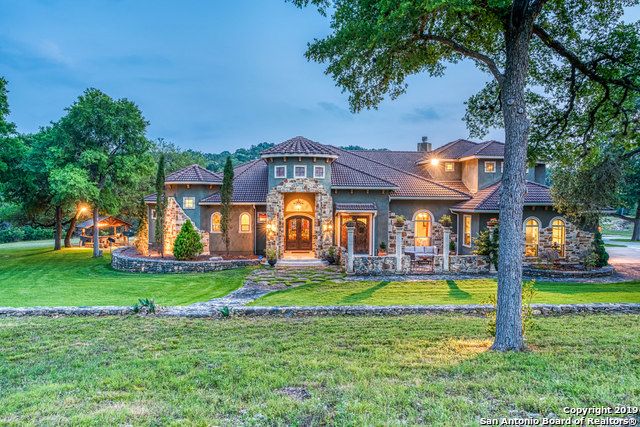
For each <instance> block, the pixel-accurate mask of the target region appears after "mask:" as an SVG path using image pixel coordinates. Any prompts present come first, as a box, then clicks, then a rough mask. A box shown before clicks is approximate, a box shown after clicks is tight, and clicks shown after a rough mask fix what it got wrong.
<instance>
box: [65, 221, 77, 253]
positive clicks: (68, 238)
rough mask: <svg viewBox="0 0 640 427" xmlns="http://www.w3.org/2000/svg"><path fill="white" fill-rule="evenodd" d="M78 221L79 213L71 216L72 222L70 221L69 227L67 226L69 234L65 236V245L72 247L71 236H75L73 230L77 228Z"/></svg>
mask: <svg viewBox="0 0 640 427" xmlns="http://www.w3.org/2000/svg"><path fill="white" fill-rule="evenodd" d="M77 222H78V215H77V214H76V215H74V216H73V217H71V222H70V223H69V228H67V234H65V236H64V247H65V248H70V247H71V237H73V231H74V230H75V229H76V223H77Z"/></svg>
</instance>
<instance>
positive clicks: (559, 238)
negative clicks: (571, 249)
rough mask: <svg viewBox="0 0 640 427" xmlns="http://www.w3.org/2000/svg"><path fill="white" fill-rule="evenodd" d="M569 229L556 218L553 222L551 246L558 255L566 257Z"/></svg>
mask: <svg viewBox="0 0 640 427" xmlns="http://www.w3.org/2000/svg"><path fill="white" fill-rule="evenodd" d="M566 235H567V229H566V225H565V223H564V221H563V220H562V219H560V218H556V219H554V220H553V221H551V244H552V245H553V246H554V247H555V248H556V249H557V250H558V255H560V256H561V257H564V256H565V255H564V252H565V251H564V247H565V240H566Z"/></svg>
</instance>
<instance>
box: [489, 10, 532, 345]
mask: <svg viewBox="0 0 640 427" xmlns="http://www.w3.org/2000/svg"><path fill="white" fill-rule="evenodd" d="M529 3H530V2H529V1H527V0H516V1H514V3H513V6H512V8H513V10H512V14H511V15H510V17H509V19H508V22H507V23H506V32H505V43H506V65H505V73H504V80H503V84H502V91H501V94H500V96H501V102H502V110H503V117H504V127H505V152H504V173H503V176H502V189H501V193H500V238H499V239H500V248H499V254H498V300H497V307H496V310H497V313H496V339H495V341H494V343H493V347H492V348H493V349H494V350H500V351H506V350H515V351H520V350H523V349H524V338H523V333H522V257H523V252H524V243H523V230H522V211H523V205H524V195H525V191H526V181H525V169H526V161H527V141H528V137H529V119H528V118H527V111H526V104H525V86H526V78H527V72H528V70H527V69H528V65H529V42H530V37H531V31H532V25H533V19H534V17H533V16H532V11H531V10H529Z"/></svg>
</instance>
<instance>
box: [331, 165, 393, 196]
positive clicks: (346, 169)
mask: <svg viewBox="0 0 640 427" xmlns="http://www.w3.org/2000/svg"><path fill="white" fill-rule="evenodd" d="M331 186H332V187H347V188H376V189H379V188H383V189H389V190H393V189H395V188H397V186H396V185H395V184H394V183H392V182H389V181H385V180H384V179H380V178H377V177H375V176H373V175H370V174H368V173H366V172H362V171H359V170H356V169H354V168H352V167H350V166H347V165H345V164H343V163H338V162H333V164H332V165H331Z"/></svg>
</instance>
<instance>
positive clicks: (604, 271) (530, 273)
mask: <svg viewBox="0 0 640 427" xmlns="http://www.w3.org/2000/svg"><path fill="white" fill-rule="evenodd" d="M614 271H615V270H614V269H613V267H610V266H607V267H602V268H596V269H593V270H574V271H567V270H543V269H539V268H531V267H527V266H525V267H524V268H523V269H522V274H523V275H524V276H527V277H552V278H563V277H566V278H576V277H579V278H585V279H590V278H595V277H607V276H611V275H612V274H613V273H614Z"/></svg>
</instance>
